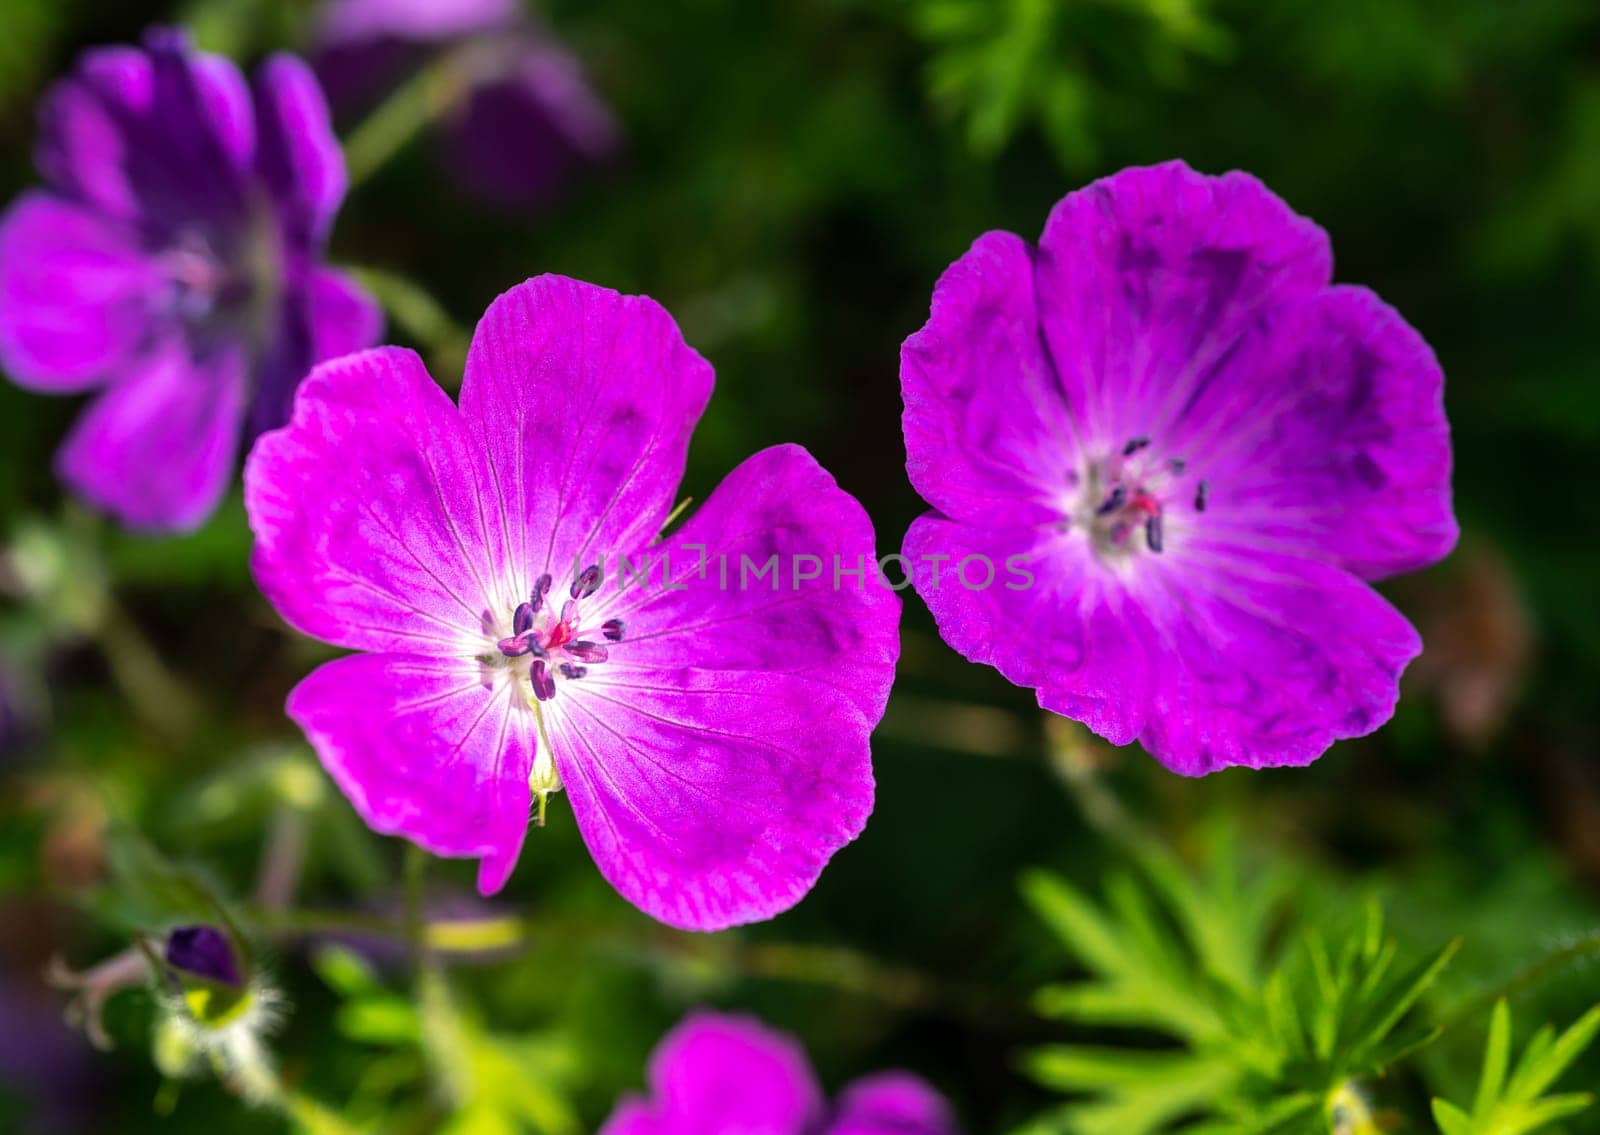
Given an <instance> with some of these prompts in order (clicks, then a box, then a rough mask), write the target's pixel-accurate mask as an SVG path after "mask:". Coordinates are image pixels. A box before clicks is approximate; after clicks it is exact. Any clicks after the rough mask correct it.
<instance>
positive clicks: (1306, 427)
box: [1190, 287, 1458, 579]
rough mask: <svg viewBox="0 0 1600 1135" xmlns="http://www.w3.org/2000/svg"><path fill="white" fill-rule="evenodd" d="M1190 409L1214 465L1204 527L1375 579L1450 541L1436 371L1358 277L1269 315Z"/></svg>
mask: <svg viewBox="0 0 1600 1135" xmlns="http://www.w3.org/2000/svg"><path fill="white" fill-rule="evenodd" d="M1230 370H1231V371H1233V372H1236V373H1231V374H1230V375H1228V377H1227V380H1226V381H1219V382H1217V383H1216V384H1215V385H1214V387H1213V389H1212V390H1209V391H1207V392H1206V394H1205V395H1204V396H1202V397H1201V398H1200V399H1199V400H1197V401H1196V403H1195V404H1194V406H1193V408H1192V409H1191V411H1190V417H1191V419H1192V420H1193V422H1194V423H1195V424H1194V426H1193V427H1192V428H1193V430H1194V431H1195V433H1196V434H1197V435H1199V436H1198V437H1197V440H1198V442H1199V444H1198V445H1197V446H1196V449H1197V451H1198V452H1204V453H1205V454H1206V461H1207V465H1208V469H1214V470H1215V474H1214V477H1213V482H1212V485H1213V489H1214V490H1215V491H1214V492H1213V493H1212V495H1211V500H1212V507H1211V508H1210V510H1209V511H1208V512H1207V514H1206V525H1205V527H1206V529H1207V530H1208V531H1215V532H1217V533H1218V534H1223V533H1225V534H1227V535H1228V536H1229V537H1231V538H1232V539H1233V540H1235V541H1237V542H1238V543H1240V544H1245V545H1256V546H1260V547H1267V548H1277V549H1282V550H1285V551H1288V552H1291V553H1294V554H1298V555H1304V556H1311V557H1315V558H1318V559H1324V560H1326V561H1328V562H1329V563H1333V564H1337V565H1339V566H1342V567H1344V568H1346V569H1347V570H1349V571H1351V572H1353V573H1354V574H1356V575H1358V576H1360V577H1362V578H1363V579H1381V578H1384V577H1386V576H1390V575H1394V574H1396V573H1399V572H1405V571H1414V570H1416V569H1417V568H1421V567H1426V566H1427V565H1428V564H1431V563H1434V562H1436V561H1438V560H1439V559H1441V558H1443V557H1444V556H1445V555H1446V554H1448V553H1449V551H1450V549H1451V548H1452V547H1454V546H1455V541H1456V535H1457V531H1458V530H1457V527H1456V521H1455V516H1454V514H1453V513H1452V511H1451V506H1450V426H1449V423H1448V422H1447V421H1446V420H1445V416H1444V374H1443V373H1442V372H1441V371H1440V369H1439V363H1438V361H1437V360H1436V359H1435V358H1434V355H1433V352H1432V350H1430V349H1429V347H1428V345H1427V343H1425V342H1424V341H1423V339H1422V336H1420V335H1418V334H1417V332H1416V331H1415V330H1414V329H1413V328H1412V327H1411V326H1410V325H1409V324H1407V323H1406V322H1405V320H1403V319H1402V318H1401V317H1400V315H1399V314H1398V313H1397V312H1396V311H1395V310H1394V309H1393V308H1391V307H1390V306H1389V305H1387V304H1385V303H1384V302H1383V301H1382V300H1380V299H1379V298H1378V297H1377V296H1375V295H1373V294H1372V293H1371V292H1370V291H1367V290H1366V289H1365V288H1353V287H1339V288H1330V289H1328V290H1327V291H1324V292H1322V293H1320V294H1319V295H1317V296H1316V297H1314V298H1313V299H1311V300H1308V301H1306V302H1304V303H1301V304H1298V305H1296V306H1294V307H1292V308H1290V309H1288V310H1286V311H1284V312H1282V313H1281V314H1280V315H1279V316H1278V318H1276V319H1274V320H1272V321H1271V324H1270V330H1269V332H1268V335H1267V342H1265V343H1264V344H1263V346H1262V349H1261V351H1260V353H1259V354H1258V355H1256V356H1255V357H1253V358H1250V359H1248V360H1240V361H1239V362H1237V363H1236V364H1235V366H1233V367H1232V368H1230Z"/></svg>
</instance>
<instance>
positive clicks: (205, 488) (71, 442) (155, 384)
mask: <svg viewBox="0 0 1600 1135" xmlns="http://www.w3.org/2000/svg"><path fill="white" fill-rule="evenodd" d="M245 381H246V380H245V362H244V358H243V354H242V352H241V351H239V350H238V349H236V348H227V349H223V350H219V351H218V352H216V353H215V354H213V355H211V356H209V357H207V358H205V359H200V360H197V359H192V358H190V357H189V355H188V353H187V351H185V350H183V349H181V348H177V347H168V348H163V349H161V350H160V351H158V352H157V353H156V354H154V355H153V356H152V357H151V358H150V359H148V360H145V361H143V362H141V363H140V364H139V369H138V370H137V372H136V373H133V374H131V375H129V376H127V377H126V378H124V379H123V380H122V381H120V382H118V383H117V384H116V385H115V386H113V387H112V388H111V389H109V390H107V391H106V392H105V393H104V394H102V395H101V396H100V398H99V399H98V400H97V401H96V402H95V403H94V404H93V405H91V406H90V407H89V408H88V410H86V411H85V412H84V414H83V416H82V417H81V418H79V419H78V423H77V425H76V426H74V427H73V430H72V433H71V435H70V436H69V437H68V438H67V441H66V444H65V445H63V446H62V448H61V451H60V452H59V453H58V454H57V455H56V469H57V471H58V473H59V474H60V476H61V478H62V479H63V480H65V481H66V482H67V483H68V484H69V485H71V486H72V488H73V489H74V491H76V492H78V493H80V494H81V495H82V496H84V497H85V498H86V499H88V500H89V501H91V502H93V503H94V504H96V505H98V506H100V507H101V508H104V509H105V510H107V511H108V512H110V513H112V514H113V515H115V516H116V517H117V518H118V519H119V520H121V521H122V522H123V523H125V524H127V525H129V526H130V527H133V528H144V529H151V530H157V531H184V530H187V529H191V528H194V527H196V526H197V525H199V524H200V523H201V522H202V521H204V520H205V519H206V517H208V516H210V515H211V513H212V512H213V511H214V510H215V508H216V507H217V504H218V502H219V501H220V500H221V499H222V496H223V493H224V492H225V491H226V490H227V487H228V483H229V480H230V479H231V477H232V475H233V462H234V457H235V455H236V453H237V452H238V448H239V430H240V424H241V422H242V420H243V418H244V397H245Z"/></svg>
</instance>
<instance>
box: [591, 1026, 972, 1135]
mask: <svg viewBox="0 0 1600 1135" xmlns="http://www.w3.org/2000/svg"><path fill="white" fill-rule="evenodd" d="M956 1130H957V1128H956V1123H955V1120H954V1118H953V1117H952V1116H951V1114H950V1108H949V1106H948V1105H947V1104H946V1103H945V1102H944V1100H943V1099H941V1098H940V1096H939V1094H938V1093H937V1092H935V1091H934V1090H933V1089H932V1088H930V1087H929V1086H928V1085H927V1084H925V1083H924V1082H923V1081H922V1080H920V1079H918V1078H917V1077H915V1076H912V1075H909V1074H907V1073H904V1072H888V1073H884V1074H882V1075H878V1076H873V1077H869V1078H868V1079H865V1080H858V1081H857V1082H856V1083H855V1084H854V1085H852V1086H850V1087H848V1088H846V1089H845V1091H844V1093H843V1094H842V1095H841V1096H840V1097H839V1102H838V1103H837V1104H836V1105H834V1106H832V1107H829V1106H828V1105H827V1104H826V1102H825V1101H824V1099H823V1096H822V1091H821V1089H820V1088H819V1087H818V1086H817V1082H816V1078H815V1076H813V1074H812V1072H811V1065H810V1063H809V1061H807V1060H806V1054H805V1052H804V1051H803V1050H802V1049H801V1048H800V1046H799V1044H798V1043H796V1041H795V1040H794V1038H793V1037H790V1036H787V1035H785V1034H783V1033H780V1032H775V1031H773V1030H771V1029H769V1028H767V1027H766V1026H764V1025H762V1024H761V1023H760V1022H759V1021H756V1020H755V1019H753V1018H751V1017H740V1016H722V1015H720V1014H716V1013H705V1012H701V1013H695V1014H693V1015H691V1016H690V1017H688V1018H687V1019H685V1020H684V1021H682V1022H681V1023H680V1024H679V1025H678V1026H677V1028H675V1029H673V1030H672V1032H670V1033H668V1034H667V1035H666V1036H665V1037H664V1038H662V1041H661V1043H660V1044H659V1045H657V1046H656V1051H655V1054H654V1055H653V1056H652V1057H651V1059H650V1098H648V1099H641V1098H638V1097H631V1098H626V1099H624V1100H623V1101H622V1102H621V1103H619V1104H618V1105H617V1108H616V1110H615V1111H613V1112H612V1113H611V1118H610V1119H608V1120H607V1121H606V1124H605V1126H604V1127H602V1128H601V1129H600V1135H955V1133H956Z"/></svg>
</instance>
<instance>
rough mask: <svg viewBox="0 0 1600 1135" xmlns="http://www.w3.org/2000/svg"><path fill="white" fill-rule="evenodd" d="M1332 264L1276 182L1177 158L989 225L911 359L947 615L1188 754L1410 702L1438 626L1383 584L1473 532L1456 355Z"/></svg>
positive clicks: (1073, 702)
mask: <svg viewBox="0 0 1600 1135" xmlns="http://www.w3.org/2000/svg"><path fill="white" fill-rule="evenodd" d="M1331 273H1332V259H1331V253H1330V251H1329V248H1328V241H1327V237H1326V234H1324V233H1323V231H1322V230H1321V229H1320V228H1318V227H1317V226H1316V225H1314V224H1312V223H1311V222H1310V221H1308V220H1306V219H1304V218H1302V217H1298V216H1296V215H1295V214H1294V213H1293V212H1291V211H1290V210H1289V208H1288V207H1287V206H1286V205H1285V204H1284V203H1283V202H1282V201H1281V200H1279V199H1278V198H1277V197H1275V196H1274V195H1273V194H1272V193H1271V192H1270V191H1268V190H1267V189H1266V187H1265V186H1263V185H1262V184H1261V183H1260V182H1259V181H1257V180H1256V179H1255V178H1253V177H1250V176H1248V175H1247V174H1242V173H1231V174H1228V175H1226V176H1223V177H1205V176H1202V175H1200V174H1197V173H1195V172H1194V171H1193V170H1191V169H1189V167H1188V166H1186V165H1184V164H1182V163H1181V162H1172V163H1169V164H1167V165H1162V166H1156V167H1153V168H1150V169H1129V170H1124V171H1123V172H1121V173H1119V174H1117V175H1115V176H1113V177H1110V178H1107V179H1106V180H1104V181H1100V182H1096V183H1095V184H1094V185H1091V186H1089V187H1088V188H1087V189H1084V190H1081V191H1079V192H1077V193H1072V194H1069V195H1068V196H1067V197H1066V198H1064V199H1063V200H1062V201H1061V202H1060V203H1059V204H1058V205H1057V206H1056V208H1055V210H1054V211H1053V212H1052V213H1051V215H1050V219H1049V222H1048V223H1047V224H1046V225H1045V231H1044V236H1043V238H1042V239H1041V241H1040V243H1039V247H1038V248H1037V249H1035V248H1030V247H1029V246H1028V245H1027V244H1026V243H1024V242H1023V241H1022V240H1021V239H1019V238H1018V237H1015V236H1013V235H1011V234H1010V233H1002V232H996V233H989V234H986V235H985V236H982V237H980V238H979V239H978V241H977V242H976V243H975V244H974V245H973V246H972V248H971V250H970V251H969V252H968V253H967V254H966V255H965V256H963V257H962V258H961V259H960V260H958V261H957V262H956V263H955V264H953V265H952V266H951V267H950V269H949V270H948V271H947V272H946V273H945V275H944V277H943V278H942V279H941V280H940V281H939V285H938V288H937V289H936V290H935V292H934V297H933V314H932V317H931V318H930V319H929V320H928V323H927V325H926V326H925V327H923V328H922V330H920V331H919V332H917V333H916V334H915V335H913V336H912V337H911V338H910V339H908V340H907V341H906V344H905V349H904V353H903V356H902V365H901V381H902V386H903V390H904V395H905V407H906V408H905V435H906V448H907V452H908V461H907V468H908V470H909V472H910V475H911V480H912V483H913V484H914V485H915V486H916V488H917V490H918V492H920V493H921V494H922V496H923V498H924V499H926V500H927V501H928V503H929V504H931V505H932V506H933V508H934V511H933V512H930V513H928V514H927V515H925V516H923V517H922V518H921V519H919V520H917V521H916V522H915V523H914V524H913V525H912V527H911V530H910V532H909V533H908V534H907V536H906V542H905V554H906V556H907V557H908V558H909V559H910V560H911V561H912V562H913V564H914V572H913V574H914V580H915V585H916V588H917V590H918V592H919V593H920V594H921V595H922V596H923V598H924V600H925V601H926V602H927V603H928V605H929V607H930V608H932V610H933V614H934V617H935V618H936V619H937V620H938V624H939V630H940V633H941V634H942V635H943V636H944V638H945V640H946V641H947V642H949V643H950V644H951V645H952V646H953V647H955V649H956V650H958V651H960V652H961V653H962V654H963V655H965V656H966V657H967V658H969V659H971V660H972V661H975V662H983V663H987V664H989V665H991V666H994V667H995V668H997V669H998V670H999V671H1000V672H1001V673H1002V674H1004V675H1005V676H1006V677H1007V678H1009V679H1010V680H1011V681H1013V682H1015V683H1017V684H1018V685H1021V686H1029V687H1032V688H1034V689H1035V690H1036V691H1037V692H1038V698H1039V704H1040V705H1041V706H1043V707H1044V708H1046V709H1049V710H1053V711H1055V712H1057V713H1062V714H1066V715H1067V716H1069V717H1073V718H1076V719H1078V720H1079V721H1082V722H1084V723H1085V724H1087V725H1088V726H1090V727H1091V728H1092V729H1094V731H1095V732H1097V733H1099V734H1100V735H1101V736H1103V737H1105V738H1107V739H1108V740H1110V741H1112V742H1114V743H1116V744H1126V743H1127V742H1129V741H1133V740H1138V741H1139V742H1140V743H1141V744H1142V745H1144V747H1145V748H1146V749H1148V750H1149V751H1150V752H1151V753H1152V754H1153V755H1154V756H1155V757H1156V758H1157V759H1159V760H1160V761H1161V762H1162V763H1163V764H1165V765H1167V766H1168V767H1169V768H1171V769H1173V770H1174V771H1177V772H1180V773H1184V774H1187V775H1198V774H1202V773H1207V772H1211V771H1213V770H1215V769H1218V768H1222V767H1224V766H1226V765H1250V766H1254V767H1259V766H1265V765H1286V764H1306V763H1309V762H1310V761H1312V760H1315V759H1316V757H1317V756H1319V755H1320V754H1321V753H1322V752H1323V751H1324V750H1326V749H1327V747H1328V746H1329V745H1330V744H1332V743H1333V742H1334V741H1335V740H1337V739H1339V738H1342V737H1355V736H1360V735H1362V734H1365V733H1369V732H1371V731H1372V730H1373V729H1376V728H1377V727H1378V726H1379V725H1381V724H1382V723H1383V722H1384V721H1386V720H1388V718H1389V716H1390V715H1391V714H1392V713H1393V712H1394V706H1395V701H1396V698H1397V696H1398V694H1397V688H1396V683H1397V680H1398V678H1399V675H1400V672H1401V671H1402V670H1403V669H1404V668H1405V666H1406V664H1407V663H1408V662H1409V661H1410V660H1411V659H1412V658H1414V657H1416V655H1417V654H1418V653H1419V651H1420V650H1421V642H1420V640H1419V639H1418V637H1417V633H1416V631H1415V630H1413V629H1412V627H1411V625H1410V624H1409V623H1407V622H1406V620H1405V619H1404V618H1402V617H1401V616H1400V615H1399V613H1398V612H1396V611H1395V610H1394V608H1393V607H1391V606H1390V605H1389V604H1388V603H1387V602H1385V601H1384V600H1383V599H1382V598H1381V597H1379V596H1378V594H1377V593H1376V592H1374V591H1373V590H1372V589H1371V588H1370V587H1368V586H1367V582H1366V581H1370V580H1376V579H1381V578H1384V577H1386V576H1390V575H1394V574H1396V573H1397V572H1404V571H1412V570H1415V569H1417V568H1421V567H1424V566H1426V565H1427V564H1430V563H1433V562H1434V561H1435V560H1438V559H1439V558H1440V557H1442V556H1444V555H1445V554H1446V553H1447V552H1448V551H1449V550H1450V548H1451V546H1452V545H1453V544H1454V543H1455V539H1456V523H1455V519H1454V517H1453V516H1452V515H1451V511H1450V441H1449V431H1448V426H1447V424H1446V422H1445V417H1444V409H1443V405H1442V388H1443V381H1444V380H1443V376H1442V375H1441V373H1440V370H1439V366H1438V363H1437V362H1436V361H1435V359H1434V356H1433V353H1432V352H1431V351H1430V350H1429V349H1428V346H1427V344H1426V343H1424V342H1423V341H1422V338H1421V337H1420V336H1419V335H1418V334H1417V333H1416V331H1414V330H1413V329H1412V328H1411V327H1410V326H1408V325H1407V324H1406V323H1405V322H1404V321H1403V320H1402V319H1401V318H1400V317H1399V315H1397V314H1396V313H1395V312H1394V310H1393V309H1391V308H1389V307H1388V306H1386V305H1385V304H1384V303H1383V302H1382V301H1381V300H1379V299H1378V297H1377V296H1375V295H1373V294H1372V293H1371V292H1369V291H1367V290H1365V289H1363V288H1355V287H1348V286H1339V287H1334V286H1331V285H1330V283H1329V280H1330V277H1331ZM991 573H992V578H991ZM986 579H987V580H989V583H988V585H987V586H985V581H986Z"/></svg>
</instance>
